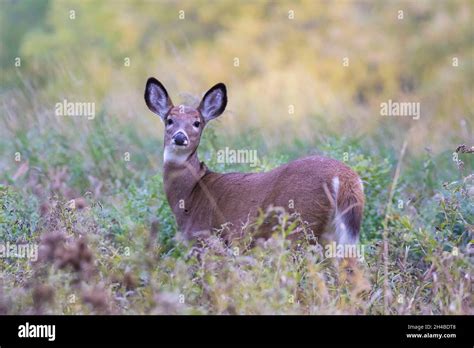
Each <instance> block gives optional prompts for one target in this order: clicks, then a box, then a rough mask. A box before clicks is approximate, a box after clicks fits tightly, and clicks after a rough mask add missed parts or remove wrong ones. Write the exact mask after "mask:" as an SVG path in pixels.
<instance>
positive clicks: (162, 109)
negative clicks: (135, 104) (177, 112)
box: [145, 77, 173, 120]
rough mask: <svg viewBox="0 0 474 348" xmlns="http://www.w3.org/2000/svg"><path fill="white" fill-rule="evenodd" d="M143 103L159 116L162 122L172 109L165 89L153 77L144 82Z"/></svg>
mask: <svg viewBox="0 0 474 348" xmlns="http://www.w3.org/2000/svg"><path fill="white" fill-rule="evenodd" d="M145 102H146V105H147V106H148V108H149V109H150V110H151V111H153V112H154V113H155V114H157V115H158V116H160V117H161V119H162V120H164V119H165V117H166V115H168V112H169V111H170V110H171V108H172V107H173V103H172V102H171V99H170V97H169V96H168V92H167V91H166V89H165V87H164V86H163V85H162V84H161V82H160V81H158V80H157V79H155V78H154V77H150V78H149V79H148V81H147V82H146V87H145Z"/></svg>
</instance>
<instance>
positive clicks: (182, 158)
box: [163, 144, 190, 164]
mask: <svg viewBox="0 0 474 348" xmlns="http://www.w3.org/2000/svg"><path fill="white" fill-rule="evenodd" d="M189 154H190V149H188V148H184V149H181V148H179V147H178V146H176V145H172V144H171V145H168V146H166V147H165V150H164V151H163V161H164V163H175V164H181V163H184V162H186V160H187V159H188V156H189Z"/></svg>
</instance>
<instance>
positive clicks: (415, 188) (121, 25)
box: [0, 0, 474, 314]
mask: <svg viewBox="0 0 474 348" xmlns="http://www.w3.org/2000/svg"><path fill="white" fill-rule="evenodd" d="M113 3H114V5H113V6H111V1H101V2H99V1H85V2H84V1H81V2H79V1H77V2H76V1H22V2H8V1H4V0H0V76H1V85H0V114H1V119H0V122H1V123H0V155H1V156H0V243H1V244H2V245H5V244H6V243H13V244H17V245H18V244H24V243H30V245H39V254H38V260H37V261H34V260H28V259H24V258H15V257H8V258H4V257H3V258H0V284H1V286H0V313H7V314H19V313H22V314H23V313H51V314H52V313H54V314H57V313H60V314H61V313H65V314H82V313H113V314H120V313H124V314H141V313H146V314H148V313H150V314H151V313H159V314H162V313H166V314H174V313H186V314H216V313H217V314H273V313H278V314H343V313H355V314H473V313H474V310H473V309H474V307H473V302H472V301H473V295H472V279H471V277H472V271H473V260H472V238H473V225H474V214H473V211H474V175H473V168H474V160H473V154H472V153H469V151H462V150H460V151H459V152H456V148H457V147H458V145H460V144H466V145H467V146H468V147H467V150H469V147H470V146H472V145H473V144H472V140H473V139H474V137H473V133H472V127H473V115H472V110H473V105H472V95H473V87H474V69H473V68H474V67H473V61H474V60H473V59H472V57H473V54H474V49H473V46H472V42H473V38H474V30H473V28H472V13H473V3H472V2H471V1H457V0H453V1H448V0H446V1H437V2H434V3H433V2H428V1H426V2H424V1H421V2H412V1H407V2H398V3H397V2H387V3H377V2H374V3H373V4H370V3H368V2H356V1H354V2H352V1H337V2H335V3H331V4H329V3H326V2H323V1H321V2H319V1H299V2H285V1H258V2H251V1H244V2H234V1H215V2H210V1H198V2H192V3H191V2H165V1H158V2H132V1H118V2H113ZM71 10H74V11H75V12H74V13H75V19H71V18H70V15H71V13H70V11H71ZM180 10H184V11H185V19H180V18H179V15H180V13H179V11H180ZM290 10H293V11H294V13H295V19H292V20H290V19H289V18H288V11H290ZM399 10H403V11H404V12H403V14H404V16H403V19H398V18H397V16H399V12H398V11H399ZM17 23H21V25H16V24H17ZM16 57H19V58H21V65H20V66H15V62H16V60H15V58H16ZM344 57H349V66H347V67H346V66H344V65H343V58H344ZM126 58H129V59H130V65H127V64H126V62H127V60H126ZM235 58H238V62H239V65H238V66H236V64H235V62H236V61H235ZM453 58H457V62H458V65H456V64H454V61H453ZM149 76H156V77H158V78H159V79H160V80H161V81H162V82H164V83H165V84H166V86H167V88H168V91H169V92H170V94H171V96H172V98H173V100H174V101H175V102H176V103H177V102H186V103H191V104H193V103H196V101H197V100H199V98H200V96H201V94H202V93H203V92H204V91H206V90H207V89H208V88H209V87H210V86H211V85H213V84H214V83H216V82H218V81H222V82H225V83H226V84H227V86H228V93H229V105H228V108H227V111H226V112H225V113H224V115H223V116H221V117H220V119H219V120H216V121H215V122H213V123H212V124H210V125H209V127H208V128H207V129H206V130H205V132H204V137H203V139H202V141H201V145H200V148H199V153H200V158H201V160H204V161H205V162H206V164H207V165H208V167H209V168H211V169H213V170H215V171H226V172H229V171H251V170H252V171H254V170H255V171H263V170H269V169H271V168H274V167H276V166H278V165H280V164H282V163H285V162H287V161H289V160H291V159H295V158H298V157H302V156H305V155H309V154H315V153H320V154H325V155H327V156H331V157H334V158H336V159H339V160H341V161H344V162H345V163H347V164H348V165H350V166H351V167H352V168H354V169H355V170H356V171H357V172H358V173H359V174H360V176H361V178H362V180H363V182H364V186H365V193H366V200H367V206H366V210H365V214H364V221H363V228H362V235H361V243H362V244H363V245H364V246H365V260H364V261H363V262H362V268H363V269H364V271H365V274H366V275H367V277H368V279H369V281H370V283H371V286H372V287H371V290H370V291H369V292H368V293H366V294H365V295H364V296H355V295H354V293H353V292H352V291H351V289H350V288H349V287H348V286H347V285H346V284H344V283H343V282H342V281H341V277H340V275H339V274H338V271H337V269H336V267H334V265H332V264H331V263H330V262H327V260H325V258H324V255H323V254H322V253H321V251H320V250H318V249H317V248H315V247H314V246H312V245H309V244H308V243H307V242H306V241H302V242H301V244H300V245H299V246H294V245H293V246H292V245H290V243H289V241H287V240H285V238H284V235H285V234H287V233H288V232H289V231H288V230H289V229H290V228H292V226H287V225H285V224H284V222H285V221H284V219H282V221H281V226H275V229H276V231H277V232H276V233H275V236H274V237H273V238H271V239H270V240H269V241H267V242H265V243H257V245H256V246H255V247H254V248H246V247H245V245H230V246H226V245H225V244H224V243H223V242H222V240H220V239H219V238H218V236H216V237H215V238H213V239H212V240H209V241H208V242H207V245H204V246H200V247H199V248H197V247H196V246H192V245H186V244H185V243H184V242H182V241H181V240H180V238H179V234H177V233H176V224H175V221H174V217H173V215H172V213H171V211H170V208H169V206H168V204H167V202H166V198H165V196H164V192H163V184H162V177H161V169H162V125H161V122H160V121H159V119H158V118H157V117H155V116H154V115H153V114H151V113H150V112H149V111H148V109H147V107H146V105H145V103H144V100H143V90H144V85H145V81H146V79H147V78H148V77H149ZM179 93H181V94H179ZM64 99H67V100H68V101H73V102H76V101H77V102H93V103H95V117H94V118H93V119H87V117H84V116H82V117H80V116H78V117H69V116H57V115H55V112H54V111H55V104H56V103H58V102H59V103H62V102H63V100H64ZM180 99H181V100H180ZM389 99H392V100H394V101H412V102H420V104H421V117H420V119H419V120H413V119H412V118H411V117H385V116H381V115H380V104H381V103H383V102H386V101H387V100H389ZM290 105H291V106H293V107H294V113H289V106H290ZM225 147H229V148H232V149H255V150H257V151H258V157H259V160H260V161H259V164H258V166H257V167H256V168H250V167H249V165H247V164H237V165H230V164H222V163H217V160H216V152H217V151H218V150H219V149H223V148H225ZM402 149H404V150H403V151H402ZM464 149H466V148H464ZM237 247H238V249H237ZM198 249H199V250H198Z"/></svg>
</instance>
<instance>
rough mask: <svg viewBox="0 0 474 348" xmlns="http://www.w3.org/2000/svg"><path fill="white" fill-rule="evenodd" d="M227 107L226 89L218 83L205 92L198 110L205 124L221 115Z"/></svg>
mask: <svg viewBox="0 0 474 348" xmlns="http://www.w3.org/2000/svg"><path fill="white" fill-rule="evenodd" d="M226 106H227V89H226V87H225V85H224V84H223V83H218V84H217V85H215V86H214V87H212V88H211V89H210V90H208V91H207V92H206V94H205V95H204V97H203V98H202V101H201V104H199V107H198V110H199V112H200V113H201V115H202V117H203V118H204V120H205V121H206V122H208V121H210V120H212V119H213V118H216V117H218V116H219V115H220V114H222V113H223V112H224V110H225V107H226Z"/></svg>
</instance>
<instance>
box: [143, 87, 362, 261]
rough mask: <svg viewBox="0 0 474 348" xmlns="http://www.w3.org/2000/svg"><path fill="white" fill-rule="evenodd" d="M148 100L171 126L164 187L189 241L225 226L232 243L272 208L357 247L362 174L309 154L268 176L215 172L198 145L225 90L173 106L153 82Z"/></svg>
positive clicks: (222, 103) (167, 134) (220, 105)
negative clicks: (190, 103) (196, 103)
mask: <svg viewBox="0 0 474 348" xmlns="http://www.w3.org/2000/svg"><path fill="white" fill-rule="evenodd" d="M145 101H146V104H147V105H148V107H149V108H150V110H151V111H153V112H154V113H155V114H157V115H158V116H160V118H161V119H162V120H163V122H164V124H165V137H164V172H163V181H164V188H165V191H166V196H167V199H168V202H169V204H170V206H171V209H172V211H173V213H174V215H175V217H176V221H177V224H178V228H179V230H180V231H181V232H182V233H184V235H185V236H186V238H188V239H199V238H205V237H206V236H207V235H209V234H211V233H212V231H213V230H215V229H220V228H221V226H222V225H223V224H227V226H229V225H230V226H231V227H233V228H231V229H230V230H229V229H227V230H228V232H227V233H226V234H225V235H224V238H225V239H226V240H232V239H233V238H236V237H237V236H240V232H241V227H242V225H244V224H246V223H248V222H249V221H252V220H254V219H255V218H256V217H257V215H258V213H259V211H262V210H263V211H265V210H266V209H267V208H268V207H271V206H273V207H284V208H286V210H287V211H288V212H289V213H294V212H297V213H299V214H300V216H301V219H302V220H303V221H305V222H307V223H308V224H309V227H310V229H311V230H312V231H313V232H314V234H315V235H316V236H318V237H319V238H320V240H322V241H323V242H333V241H334V242H336V243H337V244H340V245H354V244H355V243H357V241H358V237H359V231H360V226H361V219H362V212H363V207H364V194H363V187H362V182H361V180H360V178H359V176H358V175H357V174H356V173H355V172H354V171H352V170H351V169H350V168H349V167H347V166H346V165H344V164H343V163H341V162H339V161H337V160H334V159H331V158H326V157H321V156H311V157H306V158H302V159H298V160H295V161H292V162H290V163H287V164H284V165H282V166H280V167H278V168H275V169H273V170H271V171H269V172H266V173H228V174H222V173H215V172H212V171H211V170H209V169H208V168H207V166H206V165H205V164H204V163H203V162H200V161H199V159H198V155H197V148H198V146H199V141H200V139H201V135H202V132H203V130H204V128H205V126H206V124H207V123H208V122H209V121H211V120H212V119H214V118H216V117H218V116H219V115H221V114H222V113H223V111H224V109H225V107H226V105H227V91H226V87H225V85H224V84H222V83H219V84H217V85H215V86H214V87H212V88H211V89H210V90H209V91H207V93H206V94H205V95H204V97H203V99H202V101H201V103H200V105H199V106H198V108H197V109H195V108H191V107H188V106H174V105H173V103H172V102H171V99H170V97H169V95H168V92H167V91H166V89H165V88H164V87H163V85H162V84H161V83H160V82H159V81H158V80H156V79H155V78H149V79H148V81H147V84H146V89H145ZM289 202H292V204H291V207H292V208H288V207H289ZM229 231H230V232H229ZM232 231H233V232H232ZM264 235H265V234H264ZM266 236H269V234H266ZM350 263H351V264H352V262H350Z"/></svg>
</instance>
